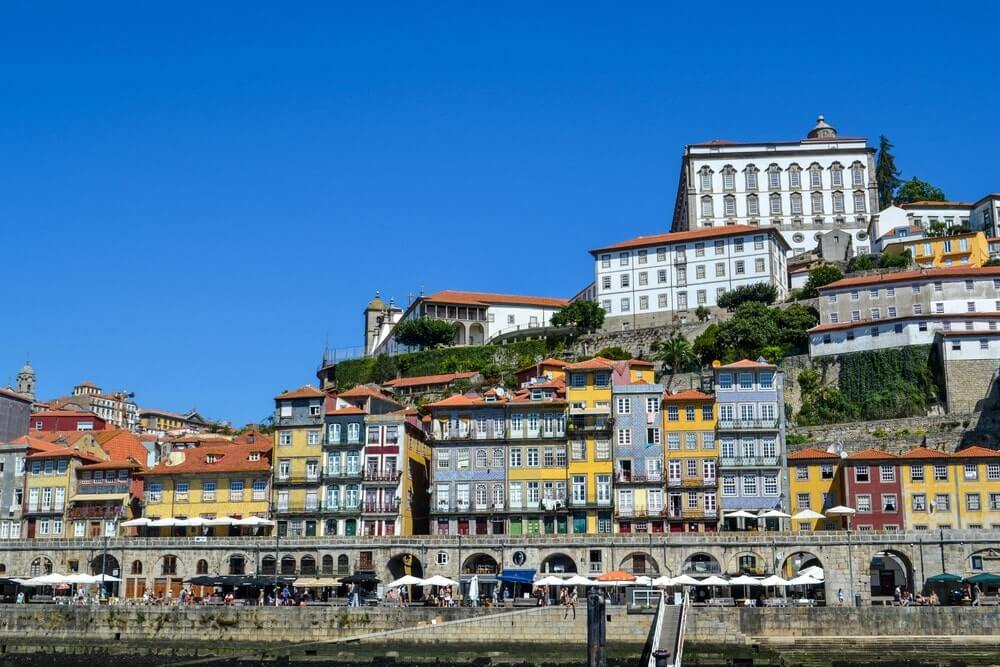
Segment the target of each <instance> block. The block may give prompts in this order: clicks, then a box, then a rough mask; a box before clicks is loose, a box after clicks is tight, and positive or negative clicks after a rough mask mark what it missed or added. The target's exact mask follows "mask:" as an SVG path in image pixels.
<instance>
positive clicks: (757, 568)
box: [726, 549, 769, 576]
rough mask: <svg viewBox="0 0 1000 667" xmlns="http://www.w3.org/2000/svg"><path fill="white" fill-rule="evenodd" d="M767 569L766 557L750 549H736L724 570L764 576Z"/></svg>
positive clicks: (732, 572)
mask: <svg viewBox="0 0 1000 667" xmlns="http://www.w3.org/2000/svg"><path fill="white" fill-rule="evenodd" d="M768 569H769V568H768V559H767V558H765V557H764V556H762V555H761V554H759V553H757V552H756V551H753V550H750V549H742V550H740V551H737V552H736V553H735V554H733V556H732V558H730V559H729V562H728V565H727V566H726V572H728V573H730V574H734V575H740V574H747V575H750V576H764V575H765V574H767V571H768Z"/></svg>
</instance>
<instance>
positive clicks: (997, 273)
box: [817, 266, 1000, 292]
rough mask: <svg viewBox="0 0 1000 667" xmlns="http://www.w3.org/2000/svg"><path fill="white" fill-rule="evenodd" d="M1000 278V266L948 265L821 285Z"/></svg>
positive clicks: (845, 285)
mask: <svg viewBox="0 0 1000 667" xmlns="http://www.w3.org/2000/svg"><path fill="white" fill-rule="evenodd" d="M993 277H996V278H1000V266H983V267H978V268H977V267H974V266H947V267H943V268H940V269H918V270H915V271H894V272H892V273H880V274H875V275H870V276H858V277H856V278H841V279H840V280H838V281H836V282H832V283H829V284H827V285H823V286H822V287H819V288H817V289H819V291H821V292H823V291H826V290H831V289H842V288H844V287H855V286H861V285H884V284H887V283H901V282H910V281H913V280H918V279H923V280H937V279H944V278H993Z"/></svg>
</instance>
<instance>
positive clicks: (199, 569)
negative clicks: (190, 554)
mask: <svg viewBox="0 0 1000 667" xmlns="http://www.w3.org/2000/svg"><path fill="white" fill-rule="evenodd" d="M194 572H195V574H208V561H207V560H205V559H204V558H199V559H198V562H197V563H196V564H195V566H194Z"/></svg>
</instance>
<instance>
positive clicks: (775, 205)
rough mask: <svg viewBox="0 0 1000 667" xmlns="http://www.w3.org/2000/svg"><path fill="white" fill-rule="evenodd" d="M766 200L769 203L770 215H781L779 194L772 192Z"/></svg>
mask: <svg viewBox="0 0 1000 667" xmlns="http://www.w3.org/2000/svg"><path fill="white" fill-rule="evenodd" d="M768 201H770V203H771V215H781V195H779V194H778V193H774V194H772V195H771V196H770V197H769V198H768Z"/></svg>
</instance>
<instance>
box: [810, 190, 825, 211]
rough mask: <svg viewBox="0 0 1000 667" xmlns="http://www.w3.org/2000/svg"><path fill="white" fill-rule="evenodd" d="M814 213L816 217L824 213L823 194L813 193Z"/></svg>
mask: <svg viewBox="0 0 1000 667" xmlns="http://www.w3.org/2000/svg"><path fill="white" fill-rule="evenodd" d="M812 212H813V214H814V215H815V214H817V213H818V214H822V213H823V193H821V192H814V193H812Z"/></svg>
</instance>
